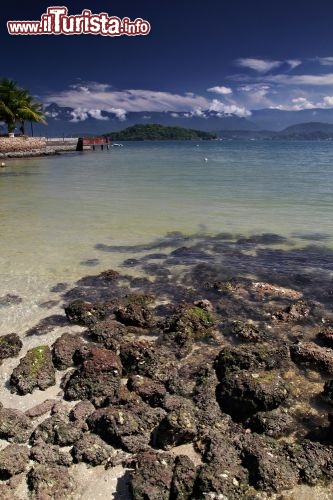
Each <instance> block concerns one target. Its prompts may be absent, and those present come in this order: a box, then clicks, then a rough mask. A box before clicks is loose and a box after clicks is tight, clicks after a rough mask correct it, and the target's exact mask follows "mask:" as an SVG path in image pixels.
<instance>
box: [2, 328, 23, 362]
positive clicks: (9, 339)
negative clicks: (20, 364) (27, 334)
mask: <svg viewBox="0 0 333 500" xmlns="http://www.w3.org/2000/svg"><path fill="white" fill-rule="evenodd" d="M22 346H23V344H22V341H21V339H20V337H19V336H18V335H17V334H16V333H9V334H8V335H2V336H1V337H0V364H1V362H2V360H3V359H6V358H13V357H15V356H18V354H19V352H20V350H21V349H22Z"/></svg>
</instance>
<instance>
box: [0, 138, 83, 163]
mask: <svg viewBox="0 0 333 500" xmlns="http://www.w3.org/2000/svg"><path fill="white" fill-rule="evenodd" d="M76 145H77V140H75V141H68V142H67V141H62V140H61V139H59V141H54V140H51V141H48V140H47V139H46V138H45V137H39V138H33V137H27V138H24V137H10V138H9V137H0V159H2V158H4V159H5V158H31V157H35V156H50V155H56V154H59V153H62V152H66V151H76Z"/></svg>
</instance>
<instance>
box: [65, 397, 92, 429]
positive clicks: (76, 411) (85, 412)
mask: <svg viewBox="0 0 333 500" xmlns="http://www.w3.org/2000/svg"><path fill="white" fill-rule="evenodd" d="M94 411H95V407H94V405H93V404H92V403H91V402H90V401H88V400H85V401H80V402H79V403H77V404H76V405H75V406H74V408H73V409H72V410H71V412H70V414H69V419H70V420H71V421H72V422H76V425H77V426H80V427H81V428H82V429H83V430H87V429H88V426H87V424H86V419H87V418H88V417H89V415H91V414H92V413H93V412H94Z"/></svg>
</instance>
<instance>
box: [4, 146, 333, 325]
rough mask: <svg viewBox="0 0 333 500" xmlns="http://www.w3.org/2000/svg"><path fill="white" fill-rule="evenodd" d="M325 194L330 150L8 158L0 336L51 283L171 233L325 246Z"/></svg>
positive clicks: (332, 241) (180, 150)
mask: <svg viewBox="0 0 333 500" xmlns="http://www.w3.org/2000/svg"><path fill="white" fill-rule="evenodd" d="M332 191H333V144H332V143H330V142H274V141H272V142H260V141H249V142H236V141H222V142H215V141H214V142H200V143H195V142H179V143H178V142H172V143H171V142H165V143H160V142H158V143H153V142H152V143H150V142H142V143H141V142H134V143H125V144H124V147H122V148H112V149H111V150H110V151H103V152H102V151H96V152H91V153H90V152H89V153H82V154H64V155H62V156H55V157H48V158H36V159H28V160H8V161H7V167H6V168H4V169H0V298H1V297H3V296H5V295H6V294H16V295H19V296H20V297H22V298H23V302H22V303H21V304H20V305H19V306H14V305H13V306H6V307H0V333H8V332H9V331H20V330H21V331H22V329H26V328H27V326H29V325H30V324H33V323H34V322H35V321H36V320H37V319H38V318H40V317H42V314H43V311H42V310H41V309H40V307H39V306H38V304H40V303H41V302H43V301H45V300H48V299H50V297H51V298H52V296H51V294H50V288H51V287H52V286H54V285H55V284H56V283H58V282H64V281H65V282H67V283H72V282H74V281H75V280H76V279H78V278H79V277H80V276H83V275H85V274H88V273H90V274H92V273H94V274H96V273H98V272H100V271H101V270H103V269H106V268H110V267H117V266H119V265H120V264H121V263H122V262H123V261H124V259H126V258H128V257H129V256H132V257H133V252H131V250H130V246H133V245H142V250H143V251H144V248H145V245H147V244H149V243H151V242H152V241H154V240H156V239H157V238H161V237H163V236H164V235H166V234H167V233H170V232H174V231H179V232H181V233H184V234H186V235H192V234H196V233H200V234H201V235H204V234H207V235H214V234H217V233H231V234H232V235H234V237H235V238H239V237H240V235H243V236H246V237H248V236H250V235H253V234H262V233H275V234H278V235H281V236H284V237H286V238H287V242H286V243H283V244H282V243H281V245H280V246H281V247H283V246H287V247H290V246H295V247H298V246H304V245H309V244H311V245H313V244H316V245H321V246H322V245H324V246H326V247H329V248H331V249H333V195H332ZM103 246H111V247H114V249H113V251H112V252H103V251H102V250H101V249H103ZM117 246H120V247H121V248H119V251H117V248H116V247H117ZM139 248H140V247H139ZM309 265H310V263H309ZM89 266H91V268H89ZM44 314H45V311H44Z"/></svg>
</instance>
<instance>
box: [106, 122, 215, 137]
mask: <svg viewBox="0 0 333 500" xmlns="http://www.w3.org/2000/svg"><path fill="white" fill-rule="evenodd" d="M104 135H106V136H109V137H110V140H111V141H186V140H210V139H216V134H213V133H210V132H202V131H201V130H193V129H187V128H182V127H165V126H163V125H158V124H152V125H150V124H149V125H133V126H132V127H128V128H125V129H123V130H120V131H119V132H110V133H108V134H104Z"/></svg>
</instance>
